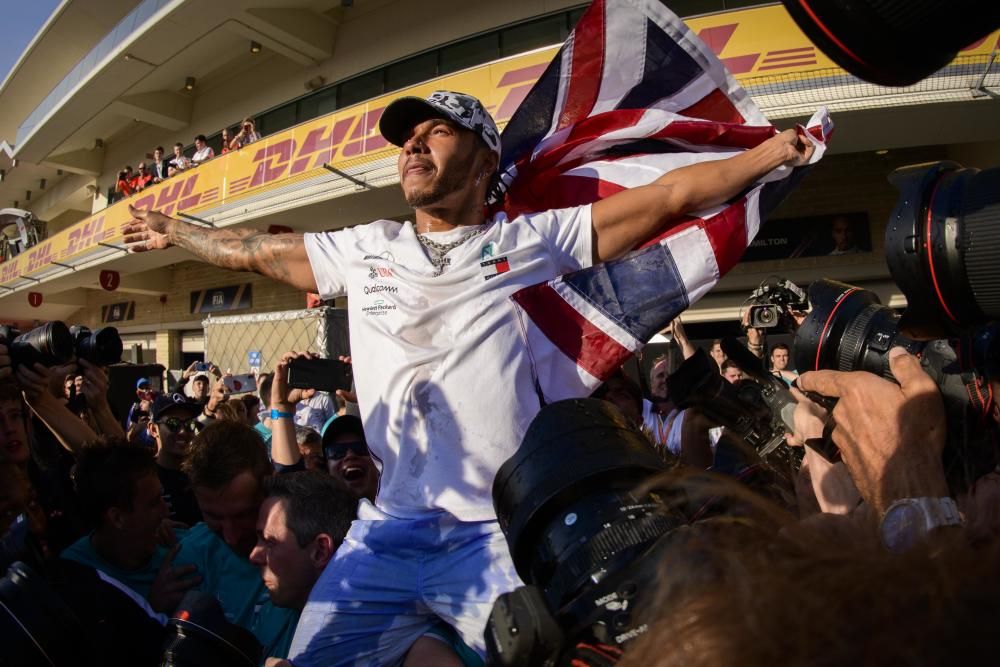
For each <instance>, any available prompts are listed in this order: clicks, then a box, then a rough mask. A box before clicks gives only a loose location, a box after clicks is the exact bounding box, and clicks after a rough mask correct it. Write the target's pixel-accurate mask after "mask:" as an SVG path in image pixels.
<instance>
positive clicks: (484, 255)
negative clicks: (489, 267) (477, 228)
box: [479, 241, 497, 262]
mask: <svg viewBox="0 0 1000 667" xmlns="http://www.w3.org/2000/svg"><path fill="white" fill-rule="evenodd" d="M496 249H497V246H496V244H495V243H493V241H490V242H489V243H487V244H486V245H484V246H483V251H482V252H481V253H479V259H481V260H483V261H484V262H485V261H486V260H487V259H489V258H490V257H492V256H493V255H494V254H496Z"/></svg>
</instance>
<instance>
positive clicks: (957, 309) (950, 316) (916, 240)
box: [885, 3, 1000, 340]
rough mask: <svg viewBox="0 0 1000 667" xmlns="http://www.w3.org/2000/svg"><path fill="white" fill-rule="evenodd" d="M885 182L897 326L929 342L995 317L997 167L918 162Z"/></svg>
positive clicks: (999, 222)
mask: <svg viewBox="0 0 1000 667" xmlns="http://www.w3.org/2000/svg"><path fill="white" fill-rule="evenodd" d="M997 6H1000V3H998V4H997ZM889 181H890V182H891V183H892V184H893V185H895V186H896V188H897V189H899V192H900V194H899V199H898V200H897V202H896V207H895V209H894V210H893V213H892V217H891V218H890V220H889V224H888V226H887V227H886V232H885V253H886V259H887V261H888V263H889V271H890V273H892V277H893V280H895V281H896V283H897V284H898V285H899V287H900V289H902V290H903V294H905V295H906V299H907V302H908V306H907V309H906V312H905V313H904V314H903V318H902V321H901V322H900V329H901V330H902V331H903V332H904V333H905V334H906V335H907V336H910V337H912V338H916V339H920V340H932V339H935V338H948V337H952V336H954V335H958V334H962V333H966V332H968V331H969V330H971V329H972V328H974V327H976V326H978V325H982V324H986V323H987V322H991V321H994V320H998V319H1000V262H997V255H998V253H1000V167H995V168H993V169H987V170H984V171H980V170H978V169H964V168H962V167H961V166H960V165H958V164H956V163H954V162H935V163H932V164H919V165H912V166H908V167H902V168H900V169H897V170H896V171H894V172H893V173H892V174H891V175H890V176H889Z"/></svg>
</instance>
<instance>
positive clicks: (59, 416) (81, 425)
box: [15, 364, 97, 455]
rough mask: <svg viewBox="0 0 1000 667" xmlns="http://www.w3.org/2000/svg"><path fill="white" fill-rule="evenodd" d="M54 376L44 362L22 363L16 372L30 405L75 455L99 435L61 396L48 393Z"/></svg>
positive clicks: (18, 381)
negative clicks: (43, 364)
mask: <svg viewBox="0 0 1000 667" xmlns="http://www.w3.org/2000/svg"><path fill="white" fill-rule="evenodd" d="M51 375H52V371H51V369H48V368H46V367H45V366H42V365H41V364H34V365H33V366H31V367H29V366H28V365H27V364H21V365H20V366H18V367H17V373H16V374H15V376H16V377H17V383H18V385H19V386H20V387H21V391H22V392H23V394H24V400H25V401H26V402H27V403H28V406H29V407H30V408H31V410H32V411H33V412H34V413H35V414H36V415H38V418H39V419H41V420H42V423H44V424H45V426H47V427H48V429H49V431H51V432H52V434H53V435H55V436H56V439H57V440H58V441H59V444H61V445H62V446H63V447H64V448H65V449H66V450H67V451H68V452H69V453H71V454H74V455H75V454H77V453H78V452H79V451H80V450H81V449H82V448H83V445H84V443H87V442H90V441H93V440H96V439H97V434H96V433H94V430H93V429H92V428H90V426H88V425H87V424H86V422H84V421H83V420H82V419H80V418H79V417H77V416H76V415H75V414H73V413H72V412H71V411H70V410H69V408H67V407H66V404H65V403H64V402H63V401H62V400H61V399H58V398H56V397H55V396H53V395H52V394H51V393H50V392H49V389H48V388H49V379H50V377H51Z"/></svg>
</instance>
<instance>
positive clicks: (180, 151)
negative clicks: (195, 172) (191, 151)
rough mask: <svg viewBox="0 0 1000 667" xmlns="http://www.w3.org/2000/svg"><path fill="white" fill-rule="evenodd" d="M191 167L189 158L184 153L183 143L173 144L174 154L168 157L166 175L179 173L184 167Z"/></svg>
mask: <svg viewBox="0 0 1000 667" xmlns="http://www.w3.org/2000/svg"><path fill="white" fill-rule="evenodd" d="M190 168H191V159H190V158H188V157H187V156H186V155H184V144H182V143H179V142H178V143H176V144H174V156H173V157H172V158H170V160H169V163H168V166H167V175H168V176H173V175H174V174H179V173H181V172H182V171H184V170H185V169H190Z"/></svg>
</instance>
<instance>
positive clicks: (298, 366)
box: [288, 358, 354, 392]
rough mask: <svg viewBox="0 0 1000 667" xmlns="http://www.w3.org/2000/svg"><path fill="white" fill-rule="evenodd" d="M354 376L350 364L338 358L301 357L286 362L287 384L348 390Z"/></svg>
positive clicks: (294, 386)
mask: <svg viewBox="0 0 1000 667" xmlns="http://www.w3.org/2000/svg"><path fill="white" fill-rule="evenodd" d="M353 380H354V378H353V375H352V372H351V365H350V364H345V363H344V362H343V361H341V360H340V359H301V358H296V359H292V360H291V361H289V362H288V386H289V387H292V388H298V389H315V390H317V391H329V392H334V391H337V390H338V389H344V390H348V389H350V388H351V384H352V382H353Z"/></svg>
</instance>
